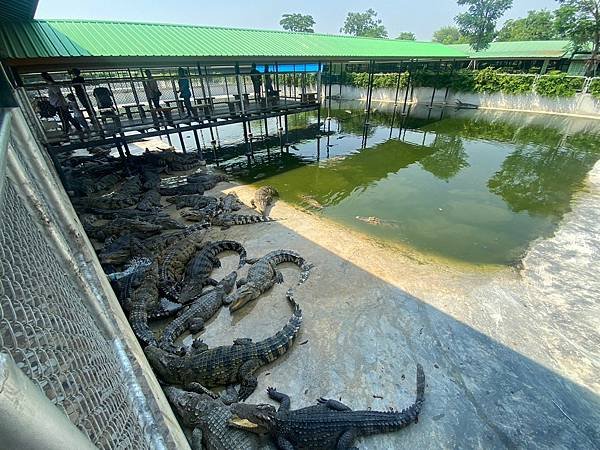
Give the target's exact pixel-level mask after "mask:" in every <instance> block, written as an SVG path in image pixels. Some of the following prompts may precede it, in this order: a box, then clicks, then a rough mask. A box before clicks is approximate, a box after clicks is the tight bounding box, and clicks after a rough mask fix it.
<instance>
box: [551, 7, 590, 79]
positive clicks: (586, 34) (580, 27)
mask: <svg viewBox="0 0 600 450" xmlns="http://www.w3.org/2000/svg"><path fill="white" fill-rule="evenodd" d="M558 2H559V3H560V4H561V7H560V8H559V9H558V10H557V11H556V27H557V29H558V30H559V32H561V33H562V34H563V35H564V36H566V37H567V38H569V40H570V41H571V42H572V45H573V47H574V48H575V49H579V48H581V47H585V46H586V45H587V44H588V43H590V42H591V43H592V55H591V58H590V63H589V64H588V67H587V68H588V74H591V75H593V76H595V74H596V64H597V62H596V57H597V54H598V52H599V50H600V0H558Z"/></svg>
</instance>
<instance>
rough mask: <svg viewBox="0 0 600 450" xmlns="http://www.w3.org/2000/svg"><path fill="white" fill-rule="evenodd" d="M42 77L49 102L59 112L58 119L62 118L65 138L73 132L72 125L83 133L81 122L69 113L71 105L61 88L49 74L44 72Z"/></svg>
mask: <svg viewBox="0 0 600 450" xmlns="http://www.w3.org/2000/svg"><path fill="white" fill-rule="evenodd" d="M41 76H42V79H43V80H44V81H45V82H46V84H47V85H48V101H49V102H50V104H51V105H52V106H54V107H55V108H56V110H57V111H58V117H59V118H60V122H61V124H62V129H63V134H64V136H65V137H66V136H68V135H69V131H70V130H71V125H70V124H72V125H73V126H74V127H75V129H76V130H77V131H79V132H81V131H83V130H82V129H81V125H79V122H77V121H76V120H75V119H74V118H73V116H71V113H70V112H69V105H68V104H67V101H66V100H65V97H64V96H63V94H62V92H61V90H60V86H59V85H57V84H56V82H55V81H54V79H53V78H52V76H51V75H50V74H49V73H48V72H42V73H41Z"/></svg>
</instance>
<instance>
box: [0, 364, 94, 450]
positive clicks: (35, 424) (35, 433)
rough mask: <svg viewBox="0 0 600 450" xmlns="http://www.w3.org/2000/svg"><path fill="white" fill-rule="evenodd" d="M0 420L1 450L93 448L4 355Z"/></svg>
mask: <svg viewBox="0 0 600 450" xmlns="http://www.w3.org/2000/svg"><path fill="white" fill-rule="evenodd" d="M0 417H1V418H2V420H0V442H2V448H6V449H9V448H13V449H30V450H36V449H39V450H42V449H43V450H92V449H95V448H96V447H95V446H94V445H93V444H92V443H91V442H90V441H89V439H88V438H87V437H86V436H85V435H84V434H83V433H82V432H81V431H79V430H78V429H77V428H76V427H75V425H73V424H72V423H71V421H70V420H69V419H68V418H67V416H66V415H64V414H63V413H62V412H61V411H60V410H59V409H58V408H57V407H56V406H55V405H53V404H52V403H51V402H50V400H48V398H47V397H46V396H45V395H44V394H43V392H42V390H41V389H40V388H39V387H38V386H36V385H35V384H33V382H32V381H31V380H30V379H29V378H27V376H26V375H25V374H24V373H23V372H22V371H21V370H20V369H19V368H18V367H17V365H16V364H15V363H14V361H13V360H12V359H11V358H10V357H9V356H8V355H6V354H4V353H0Z"/></svg>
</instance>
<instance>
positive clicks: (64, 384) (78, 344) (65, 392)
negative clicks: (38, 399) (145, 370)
mask: <svg viewBox="0 0 600 450" xmlns="http://www.w3.org/2000/svg"><path fill="white" fill-rule="evenodd" d="M2 175H3V176H4V174H2ZM38 223H39V218H37V217H34V216H33V215H32V214H31V213H30V211H29V209H28V208H27V207H26V205H25V203H24V200H23V199H22V197H21V196H20V195H19V193H18V192H17V189H16V188H15V186H14V185H13V184H12V182H11V181H10V179H7V181H6V182H5V184H4V188H3V190H2V193H1V194H0V350H1V351H2V352H4V353H7V354H9V355H10V356H11V357H12V358H13V360H14V361H15V363H16V364H17V366H18V367H19V368H20V369H21V370H22V371H23V372H24V373H25V374H26V375H27V376H28V377H29V378H30V379H31V380H33V381H34V382H35V383H37V385H38V386H39V387H40V389H42V391H43V392H44V393H45V395H46V396H47V397H48V399H50V401H52V402H53V403H54V404H55V405H56V406H57V407H58V408H59V409H60V410H62V411H63V412H64V413H65V414H66V415H67V416H68V417H69V419H70V420H71V421H72V422H73V424H74V425H76V426H77V427H78V428H79V429H80V430H81V431H82V432H83V433H85V434H86V435H87V436H88V437H89V439H90V440H91V441H92V442H93V443H94V444H95V445H96V446H97V447H99V448H101V449H109V448H110V449H125V448H127V449H146V448H151V447H150V444H149V443H148V442H147V441H146V438H145V433H144V430H143V429H142V427H141V425H140V420H139V417H138V416H137V415H138V412H137V409H136V408H134V407H133V405H131V401H130V399H129V397H128V393H127V391H126V386H127V383H126V379H125V376H124V374H123V372H122V369H121V365H120V362H119V360H118V359H117V356H116V354H115V351H114V349H113V347H112V345H111V342H110V341H109V340H108V339H107V338H106V337H105V336H104V335H103V334H102V331H101V330H100V328H99V327H98V325H97V324H96V323H95V320H94V318H93V316H92V315H91V314H90V312H89V311H88V309H87V308H86V306H85V299H83V298H82V296H81V293H80V290H79V289H78V287H77V283H76V281H75V278H74V277H75V275H74V274H72V273H68V272H67V271H66V270H65V268H64V264H61V260H60V258H59V257H58V256H57V255H56V252H55V251H54V250H53V248H52V246H51V245H50V244H49V243H48V241H49V237H48V236H47V235H46V233H45V232H44V228H43V227H42V226H39V225H38Z"/></svg>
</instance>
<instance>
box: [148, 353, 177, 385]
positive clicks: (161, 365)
mask: <svg viewBox="0 0 600 450" xmlns="http://www.w3.org/2000/svg"><path fill="white" fill-rule="evenodd" d="M144 353H145V354H146V358H148V362H149V363H150V365H151V366H152V368H153V369H154V371H155V372H156V374H157V375H158V378H160V379H161V380H163V381H164V382H166V383H173V384H178V383H179V382H180V381H181V380H179V377H178V376H177V371H176V370H175V369H173V368H172V367H171V366H172V363H173V361H174V360H175V359H177V358H179V356H176V355H172V354H170V353H168V352H165V351H164V350H161V349H160V348H158V347H155V346H153V345H149V346H147V347H146V348H145V349H144Z"/></svg>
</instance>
